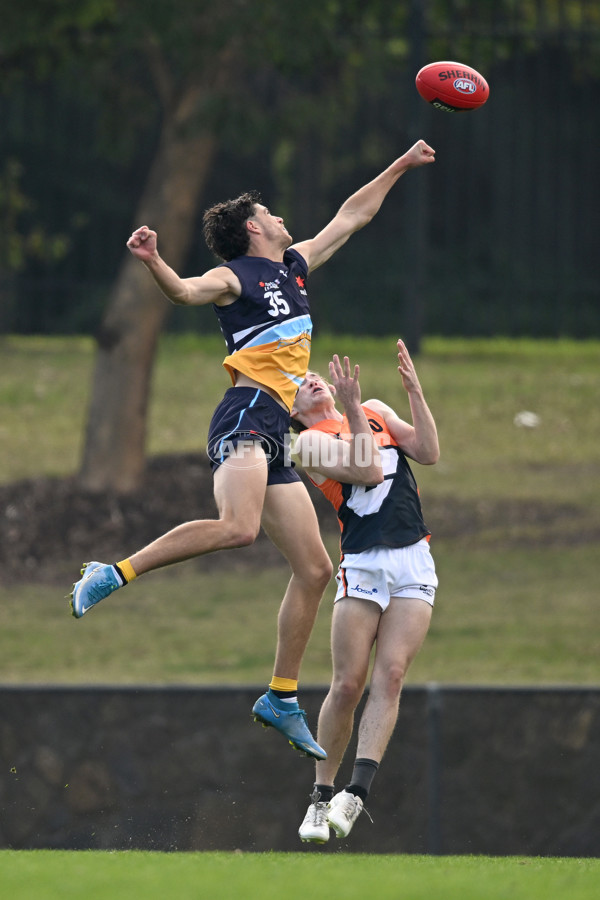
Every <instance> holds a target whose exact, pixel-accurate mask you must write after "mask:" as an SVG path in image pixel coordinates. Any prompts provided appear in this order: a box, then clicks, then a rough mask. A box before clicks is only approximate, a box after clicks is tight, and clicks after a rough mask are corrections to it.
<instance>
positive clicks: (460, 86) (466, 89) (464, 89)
mask: <svg viewBox="0 0 600 900" xmlns="http://www.w3.org/2000/svg"><path fill="white" fill-rule="evenodd" d="M454 90H455V91H460V93H461V94H474V93H475V91H476V90H477V86H476V85H475V84H473V82H472V81H467V79H466V78H456V79H455V80H454Z"/></svg>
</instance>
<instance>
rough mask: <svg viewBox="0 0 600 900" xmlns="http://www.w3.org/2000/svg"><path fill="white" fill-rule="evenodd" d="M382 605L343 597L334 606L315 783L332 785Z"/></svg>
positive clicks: (364, 675) (318, 738)
mask: <svg viewBox="0 0 600 900" xmlns="http://www.w3.org/2000/svg"><path fill="white" fill-rule="evenodd" d="M380 617H381V609H380V608H379V606H378V605H377V604H376V603H373V602H371V601H370V600H360V599H358V598H355V597H344V598H343V599H342V600H338V601H337V603H336V604H335V606H334V609H333V618H332V623H331V650H332V657H333V676H332V680H331V688H330V689H329V693H328V694H327V696H326V698H325V700H324V701H323V705H322V707H321V712H320V713H319V730H318V736H317V740H318V741H319V744H321V746H322V747H324V748H325V750H326V751H327V759H326V760H323V761H319V762H317V764H316V781H317V783H318V784H329V785H333V783H334V780H335V777H336V775H337V772H338V769H339V767H340V764H341V762H342V759H343V756H344V753H345V750H346V747H347V746H348V741H349V740H350V737H351V735H352V727H353V724H354V710H355V709H356V707H357V705H358V703H359V701H360V698H361V697H362V694H363V691H364V688H365V683H366V680H367V673H368V670H369V658H370V654H371V648H372V647H373V643H374V641H375V637H376V635H377V628H378V626H379V620H380Z"/></svg>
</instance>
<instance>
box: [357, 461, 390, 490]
mask: <svg viewBox="0 0 600 900" xmlns="http://www.w3.org/2000/svg"><path fill="white" fill-rule="evenodd" d="M357 472H358V474H357V476H356V480H355V481H354V484H360V485H362V487H377V485H378V484H381V483H382V482H383V480H384V476H383V469H382V468H381V466H378V465H377V464H376V463H373V464H372V465H370V466H364V467H360V468H358V469H357Z"/></svg>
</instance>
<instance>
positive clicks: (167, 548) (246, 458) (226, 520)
mask: <svg viewBox="0 0 600 900" xmlns="http://www.w3.org/2000/svg"><path fill="white" fill-rule="evenodd" d="M266 486H267V463H266V459H265V454H264V450H263V449H262V447H261V446H260V444H258V443H256V444H254V445H253V447H252V449H251V450H249V449H248V447H244V448H242V450H241V451H240V453H239V454H237V453H232V454H231V456H230V457H229V458H228V460H227V462H225V463H224V464H223V465H222V466H220V467H219V468H218V469H217V471H216V472H215V476H214V492H215V501H216V504H217V509H218V511H219V518H218V519H198V520H196V521H193V522H185V523H184V524H182V525H178V526H177V527H176V528H173V529H172V530H171V531H168V532H167V533H166V534H163V535H162V536H161V537H159V538H157V539H156V540H155V541H153V542H152V543H151V544H148V545H147V546H146V547H144V548H143V549H142V550H139V551H138V552H137V553H135V554H134V555H133V556H131V557H130V562H131V565H132V566H133V569H134V572H135V573H136V574H137V575H143V574H144V573H145V572H150V571H152V570H153V569H160V568H161V567H162V566H168V565H171V564H172V563H177V562H182V561H183V560H184V559H191V558H192V557H194V556H201V555H203V554H205V553H211V552H213V551H214V550H225V549H231V548H233V547H244V546H247V545H248V544H251V543H252V542H253V541H254V540H255V539H256V536H257V534H258V532H259V530H260V515H261V511H262V506H263V502H264V497H265V490H266Z"/></svg>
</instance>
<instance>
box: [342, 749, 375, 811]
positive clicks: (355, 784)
mask: <svg viewBox="0 0 600 900" xmlns="http://www.w3.org/2000/svg"><path fill="white" fill-rule="evenodd" d="M378 768H379V763H378V762H375V760H374V759H365V758H359V759H355V760H354V768H353V770H352V779H351V781H350V784H347V785H346V787H345V790H346V791H348V793H349V794H355V795H356V796H357V797H360V799H361V800H362V801H363V802H364V801H365V800H366V799H367V797H368V796H369V791H370V790H371V783H372V781H373V779H374V778H375V773H376V772H377V769H378Z"/></svg>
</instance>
